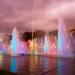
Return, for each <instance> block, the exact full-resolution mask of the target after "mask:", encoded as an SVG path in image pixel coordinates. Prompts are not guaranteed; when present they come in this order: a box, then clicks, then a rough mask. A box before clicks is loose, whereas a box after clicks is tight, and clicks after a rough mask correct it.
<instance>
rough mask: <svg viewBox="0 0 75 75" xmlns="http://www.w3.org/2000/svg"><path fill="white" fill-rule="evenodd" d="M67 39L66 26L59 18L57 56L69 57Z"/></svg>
mask: <svg viewBox="0 0 75 75" xmlns="http://www.w3.org/2000/svg"><path fill="white" fill-rule="evenodd" d="M69 47H70V44H69V37H68V32H67V28H66V25H65V24H64V21H63V19H61V18H59V20H58V51H57V53H58V56H63V57H66V56H69V54H70V51H69Z"/></svg>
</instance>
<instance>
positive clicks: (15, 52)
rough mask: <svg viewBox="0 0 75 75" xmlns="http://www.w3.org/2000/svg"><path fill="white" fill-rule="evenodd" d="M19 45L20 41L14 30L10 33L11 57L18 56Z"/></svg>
mask: <svg viewBox="0 0 75 75" xmlns="http://www.w3.org/2000/svg"><path fill="white" fill-rule="evenodd" d="M19 43H20V40H19V35H18V32H17V29H16V28H14V29H13V31H12V40H11V55H12V56H16V55H18V52H19V50H18V48H19Z"/></svg>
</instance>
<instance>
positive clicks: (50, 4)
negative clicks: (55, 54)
mask: <svg viewBox="0 0 75 75" xmlns="http://www.w3.org/2000/svg"><path fill="white" fill-rule="evenodd" d="M74 9H75V1H74V0H0V32H9V33H10V32H12V29H13V28H14V27H15V26H16V27H17V28H18V30H19V32H23V31H32V27H33V28H34V30H38V29H41V30H45V31H46V30H48V31H51V30H56V29H57V26H58V23H57V19H58V16H59V14H61V16H63V18H64V19H65V20H66V22H67V25H68V27H69V26H70V25H71V26H72V25H73V26H74V24H75V21H74V20H75V15H74V14H75V10H74Z"/></svg>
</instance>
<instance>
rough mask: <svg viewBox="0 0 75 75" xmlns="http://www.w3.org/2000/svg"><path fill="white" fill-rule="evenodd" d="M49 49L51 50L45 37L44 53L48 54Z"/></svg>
mask: <svg viewBox="0 0 75 75" xmlns="http://www.w3.org/2000/svg"><path fill="white" fill-rule="evenodd" d="M48 49H49V43H48V37H47V36H45V42H44V53H46V52H47V50H48Z"/></svg>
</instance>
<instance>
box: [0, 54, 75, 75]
mask: <svg viewBox="0 0 75 75" xmlns="http://www.w3.org/2000/svg"><path fill="white" fill-rule="evenodd" d="M72 61H73V62H72ZM71 62H72V63H71ZM74 62H75V60H72V59H64V58H50V57H46V56H34V55H32V56H29V55H25V56H17V57H16V56H14V57H10V56H4V55H0V69H2V70H6V71H11V72H14V73H18V74H20V75H73V74H71V73H72V72H74V68H73V67H75V64H74ZM71 70H72V71H71Z"/></svg>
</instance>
